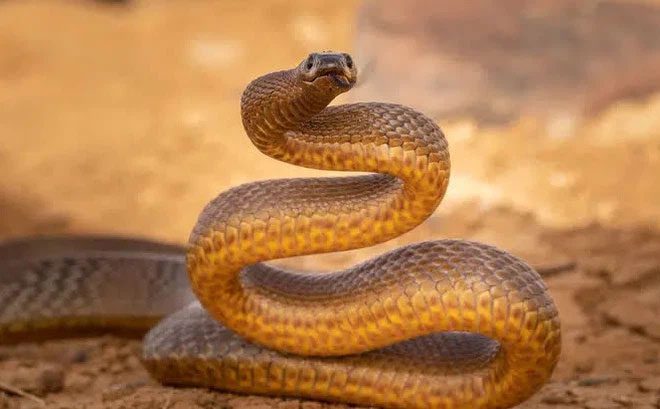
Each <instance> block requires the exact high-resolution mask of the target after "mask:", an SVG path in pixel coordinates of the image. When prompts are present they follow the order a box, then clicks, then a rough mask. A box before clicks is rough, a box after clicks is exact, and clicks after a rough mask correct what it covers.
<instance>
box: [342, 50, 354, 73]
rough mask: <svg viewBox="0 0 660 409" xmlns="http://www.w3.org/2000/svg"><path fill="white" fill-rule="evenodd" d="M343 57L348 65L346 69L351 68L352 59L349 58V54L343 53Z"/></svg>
mask: <svg viewBox="0 0 660 409" xmlns="http://www.w3.org/2000/svg"><path fill="white" fill-rule="evenodd" d="M344 58H346V66H347V67H348V69H349V70H350V69H352V68H353V59H352V58H351V56H350V55H348V54H344Z"/></svg>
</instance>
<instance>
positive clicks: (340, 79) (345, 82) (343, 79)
mask: <svg viewBox="0 0 660 409" xmlns="http://www.w3.org/2000/svg"><path fill="white" fill-rule="evenodd" d="M327 76H328V77H330V79H331V80H332V82H334V83H335V85H337V86H338V87H341V88H348V87H350V86H351V81H350V80H349V79H348V77H347V76H346V75H344V74H327Z"/></svg>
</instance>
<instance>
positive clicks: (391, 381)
mask: <svg viewBox="0 0 660 409" xmlns="http://www.w3.org/2000/svg"><path fill="white" fill-rule="evenodd" d="M356 75H357V74H356V69H355V67H354V66H353V62H352V60H351V58H350V56H348V55H347V54H341V53H315V54H311V55H310V56H309V57H308V58H307V59H305V60H304V61H303V62H302V63H301V64H300V65H299V66H298V67H296V68H294V69H291V70H286V71H279V72H274V73H271V74H267V75H265V76H263V77H260V78H258V79H256V80H255V81H253V82H252V83H251V84H250V85H249V86H248V87H247V89H246V90H245V92H244V94H243V97H242V100H241V108H242V119H243V124H244V126H245V129H246V131H247V134H248V136H249V137H250V139H251V140H252V142H253V143H254V144H255V145H256V146H257V148H259V149H260V150H261V151H262V152H264V153H265V154H267V155H269V156H271V157H274V158H276V159H280V160H282V161H286V162H289V163H293V164H296V165H300V166H305V167H311V168H318V169H332V170H346V171H366V172H372V173H373V174H369V175H362V176H349V177H343V178H323V179H286V180H269V181H262V182H256V183H250V184H246V185H241V186H238V187H236V188H233V189H230V190H228V191H226V192H224V193H222V194H220V195H219V196H218V197H217V198H216V199H214V200H213V201H211V202H210V203H209V204H208V205H207V206H206V208H205V209H204V210H203V212H202V214H201V215H200V217H199V220H198V222H197V225H196V226H195V228H194V230H193V232H192V234H191V236H190V241H189V245H188V248H187V253H186V254H187V256H186V268H185V269H186V270H187V272H188V275H189V278H190V283H191V287H192V290H193V292H194V294H195V295H196V297H197V298H198V300H199V303H193V304H191V305H189V306H187V307H184V308H183V309H181V310H180V311H178V312H176V313H174V314H172V315H170V316H168V317H167V318H165V319H164V320H163V321H162V322H160V323H159V324H158V325H157V326H155V327H154V328H153V329H152V330H151V331H150V332H149V333H148V334H147V336H146V338H145V341H144V353H143V362H144V364H145V366H146V367H147V369H148V370H149V371H150V373H151V374H152V375H153V376H154V377H155V378H156V379H158V380H160V381H161V382H163V383H166V384H176V385H197V386H206V387H213V388H219V389H223V390H229V391H236V392H244V393H256V394H268V395H280V396H282V395H283V396H298V397H307V398H313V399H319V400H329V401H337V402H346V403H354V404H365V405H375V406H381V407H392V408H505V407H510V406H513V405H516V404H517V403H519V402H521V401H523V400H525V399H526V398H528V397H529V396H531V395H532V394H533V393H534V392H535V391H536V390H537V389H538V388H540V387H541V386H542V385H543V384H544V383H545V382H546V381H547V379H548V378H549V377H550V375H551V373H552V371H553V368H554V366H555V364H556V362H557V360H558V357H559V351H560V326H559V319H558V315H557V310H556V308H555V306H554V303H553V301H552V299H551V298H550V296H549V295H548V293H547V290H546V287H545V285H544V284H543V282H542V280H541V278H540V276H539V275H538V274H537V273H536V272H535V271H534V270H533V269H532V268H531V267H529V266H528V265H527V264H525V263H524V262H523V261H521V260H519V259H517V258H515V257H514V256H512V255H510V254H507V253H506V252H503V251H501V250H498V249H496V248H493V247H490V246H487V245H484V244H479V243H474V242H468V241H460V240H441V241H431V242H424V243H418V244H413V245H409V246H406V247H403V248H400V249H397V250H394V251H392V252H389V253H387V254H384V255H382V256H380V257H377V258H375V259H373V260H370V261H367V262H364V263H362V264H360V265H358V266H355V267H353V268H350V269H347V270H344V271H338V272H334V273H328V274H312V273H299V272H289V271H284V270H281V269H278V268H276V267H273V266H270V265H267V264H263V262H264V261H267V260H272V259H276V258H283V257H291V256H296V255H302V254H315V253H323V252H329V251H338V250H347V249H354V248H359V247H364V246H368V245H371V244H375V243H378V242H383V241H385V240H388V239H390V238H393V237H395V236H398V235H400V234H402V233H403V232H406V231H408V230H410V229H412V228H413V227H415V226H416V225H418V224H419V223H421V222H422V221H424V220H425V219H426V218H427V217H428V216H429V215H430V214H431V213H432V212H433V211H434V209H435V208H436V207H437V205H438V204H439V202H440V200H441V199H442V197H443V195H444V193H445V190H446V187H447V183H448V177H449V167H450V166H449V154H448V151H447V143H446V140H445V138H444V135H443V134H442V132H441V131H440V129H439V128H438V127H437V126H436V125H435V123H434V122H433V121H431V120H430V119H428V118H427V117H425V116H424V115H422V114H420V113H418V112H416V111H414V110H412V109H410V108H407V107H403V106H399V105H392V104H384V103H359V104H348V105H339V106H328V104H329V103H330V102H331V101H332V100H333V99H334V98H335V97H336V96H337V95H339V94H340V93H343V92H345V91H347V90H349V89H350V88H351V87H352V86H353V84H354V83H355V80H356ZM34 243H35V242H29V241H28V242H22V243H18V244H16V243H14V244H8V245H6V246H5V247H4V251H3V250H2V248H0V268H3V271H0V296H1V298H0V337H1V338H0V339H1V340H3V341H6V342H10V341H17V340H21V339H26V338H30V337H34V336H37V335H39V334H41V335H43V334H48V333H53V334H55V335H57V334H58V333H59V334H60V335H61V333H62V331H61V329H62V328H68V329H69V331H70V333H78V332H79V331H80V330H90V329H104V328H107V327H112V328H120V329H121V328H123V329H131V328H133V329H136V330H138V329H140V328H145V327H148V326H151V325H152V323H153V322H154V320H155V318H156V317H158V316H160V315H163V314H166V313H168V312H169V311H171V310H173V309H175V308H179V307H180V306H181V305H184V304H185V303H187V302H188V301H189V300H190V296H189V294H188V293H187V290H186V286H185V285H184V284H183V283H182V280H181V277H182V271H183V270H184V266H183V264H182V260H181V258H179V257H178V254H179V253H178V251H177V250H176V249H175V248H171V247H167V246H164V245H163V246H160V245H155V244H153V245H151V244H148V243H143V242H138V241H128V242H126V241H121V240H115V241H113V240H99V241H96V242H94V243H91V244H90V243H87V248H82V249H81V244H82V243H81V242H78V241H76V240H69V241H68V242H61V241H48V240H42V241H41V242H38V244H34ZM12 246H13V247H12ZM83 247H84V246H83ZM32 250H34V251H33V253H34V254H39V255H40V256H39V257H36V256H35V255H34V254H32V255H30V253H31V251H32ZM36 250H38V251H36ZM118 277H119V279H118ZM138 299H141V300H140V301H137V300H138ZM200 305H201V306H200ZM216 320H217V321H219V322H221V323H222V325H220V324H218V322H217V321H216ZM58 329H59V330H58Z"/></svg>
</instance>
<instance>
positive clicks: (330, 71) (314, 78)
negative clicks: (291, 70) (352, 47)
mask: <svg viewBox="0 0 660 409" xmlns="http://www.w3.org/2000/svg"><path fill="white" fill-rule="evenodd" d="M296 70H297V73H298V77H299V78H300V79H301V80H302V82H303V83H304V84H305V85H309V86H314V87H319V88H321V89H323V90H328V91H330V92H333V93H334V94H335V95H338V94H341V93H342V92H346V91H348V90H349V89H351V88H352V87H353V85H355V82H356V80H357V69H356V68H355V64H354V63H353V59H352V58H351V56H350V55H348V54H346V53H335V52H331V51H324V52H320V53H312V54H310V55H309V56H308V57H307V58H305V59H304V60H303V61H302V62H301V63H300V65H298V67H297V68H296Z"/></svg>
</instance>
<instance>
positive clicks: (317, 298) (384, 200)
mask: <svg viewBox="0 0 660 409" xmlns="http://www.w3.org/2000/svg"><path fill="white" fill-rule="evenodd" d="M338 93H339V92H334V91H333V90H328V89H327V88H319V87H313V86H309V85H308V84H305V83H301V82H300V81H296V78H295V72H294V71H280V72H276V73H272V74H269V75H266V76H263V77H261V78H259V79H257V80H255V81H253V82H252V83H251V84H250V85H249V86H248V87H247V89H246V90H245V92H244V94H243V97H242V99H241V111H242V112H241V113H242V119H243V124H244V127H245V130H246V132H247V135H248V136H249V137H250V139H251V140H252V142H253V143H254V144H255V146H256V147H257V148H258V149H259V150H260V151H262V152H263V153H265V154H267V155H269V156H271V157H273V158H275V159H278V160H282V161H285V162H288V163H291V164H295V165H299V166H304V167H310V168H316V169H327V170H342V171H362V172H372V173H374V174H371V175H365V176H350V177H343V178H323V179H284V180H269V181H262V182H255V183H250V184H245V185H241V186H238V187H236V188H233V189H230V190H228V191H226V192H224V193H222V194H220V195H219V196H218V197H217V198H215V199H214V200H213V201H211V202H210V203H209V204H208V205H207V206H206V208H205V209H204V210H203V212H202V213H201V215H200V218H199V220H198V222H197V224H196V226H195V228H194V229H193V232H192V234H191V237H190V246H189V251H188V257H187V261H188V271H189V275H190V278H191V283H192V287H193V290H194V291H195V293H196V295H197V296H198V298H199V299H200V301H201V303H202V305H204V307H205V308H206V309H207V310H208V311H209V312H210V313H211V315H212V316H214V317H215V318H216V319H218V320H219V321H221V322H222V323H223V324H225V325H226V326H227V327H229V328H231V329H232V330H233V331H235V332H237V333H238V334H240V335H242V336H244V337H245V338H247V339H249V340H252V341H254V342H257V343H260V344H262V345H266V346H269V347H273V348H275V349H279V350H287V351H290V352H296V353H299V354H312V355H334V354H343V353H347V352H351V351H350V350H349V351H346V350H337V349H334V348H333V347H329V346H325V345H323V344H322V343H318V344H316V345H313V343H310V342H306V341H302V340H300V339H296V334H295V331H288V332H287V334H289V335H290V336H289V335H287V336H286V338H287V340H286V341H282V337H273V332H272V330H273V326H272V325H270V324H268V322H269V321H273V320H275V321H277V320H278V318H276V317H278V316H282V315H287V316H292V317H293V316H298V317H303V316H304V317H306V318H305V319H303V320H302V321H304V322H302V321H301V322H299V324H300V327H306V326H313V325H314V320H315V318H314V317H311V316H309V314H308V313H309V312H310V311H312V310H313V309H318V308H319V307H323V306H324V305H325V306H328V305H330V304H332V303H335V302H344V303H349V304H350V303H351V302H354V303H359V302H360V301H359V300H357V299H355V297H353V296H352V295H351V294H346V293H341V294H340V293H338V292H335V291H334V290H324V289H317V290H315V291H311V292H310V291H307V292H306V294H310V293H314V294H313V296H311V297H308V296H307V295H305V294H303V293H298V294H294V292H290V291H288V290H287V289H288V288H289V289H290V288H294V287H295V285H296V282H298V281H299V279H300V277H302V276H301V275H299V274H294V273H289V272H286V271H281V270H276V269H273V268H271V267H266V266H265V265H262V264H257V263H259V262H262V261H266V260H271V259H275V258H283V257H291V256H297V255H304V254H316V253H324V252H330V251H339V250H348V249H354V248H360V247H366V246H369V245H373V244H376V243H379V242H383V241H386V240H389V239H391V238H393V237H396V236H399V235H401V234H402V233H404V232H406V231H409V230H410V229H412V228H413V227H415V226H417V225H418V224H419V223H421V222H422V221H424V220H425V219H426V218H428V216H429V215H430V214H432V212H433V211H434V210H435V208H436V207H437V206H438V204H439V203H440V201H441V199H442V197H443V195H444V193H445V191H446V188H447V183H448V177H449V167H450V165H449V154H448V151H447V142H446V140H445V138H444V135H443V134H442V132H441V130H440V129H439V128H438V126H437V125H436V124H435V123H434V122H433V121H432V120H430V119H429V118H427V117H425V116H424V115H422V114H420V113H418V112H416V111H414V110H412V109H410V108H407V107H403V106H400V105H393V104H383V103H360V104H347V105H339V106H330V107H328V104H329V103H330V102H331V101H332V100H333V99H334V98H335V97H336V96H337V94H338ZM246 266H250V268H245V267H246ZM335 274H340V273H335ZM344 274H348V275H349V276H350V275H351V274H353V275H355V274H359V273H358V272H353V273H351V272H349V273H344ZM331 276H332V274H330V275H328V277H331ZM273 277H277V279H276V280H275V281H277V282H278V284H277V285H273V280H272V278H273ZM308 290H309V288H308ZM351 299H354V301H351ZM343 311H344V313H346V314H348V313H349V311H350V308H347V309H344V310H343ZM275 338H278V339H279V340H278V341H273V340H274V339H275ZM297 345H298V346H297ZM300 345H303V347H302V348H301V347H299V346H300ZM355 352H357V351H355Z"/></svg>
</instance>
